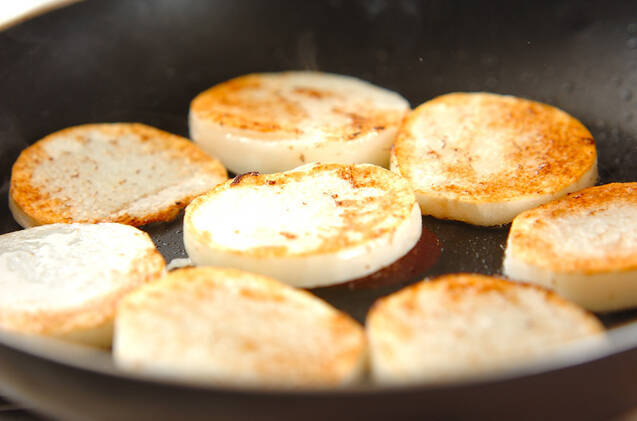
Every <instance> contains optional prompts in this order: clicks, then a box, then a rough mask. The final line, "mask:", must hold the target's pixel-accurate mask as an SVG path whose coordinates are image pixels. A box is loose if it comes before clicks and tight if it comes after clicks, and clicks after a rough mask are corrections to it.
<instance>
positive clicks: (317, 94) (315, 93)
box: [294, 86, 334, 99]
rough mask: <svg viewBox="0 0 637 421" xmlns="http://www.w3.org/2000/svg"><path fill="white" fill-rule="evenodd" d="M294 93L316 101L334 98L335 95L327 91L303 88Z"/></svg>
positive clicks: (296, 89)
mask: <svg viewBox="0 0 637 421" xmlns="http://www.w3.org/2000/svg"><path fill="white" fill-rule="evenodd" d="M294 92H295V93H297V94H299V95H304V96H308V97H310V98H316V99H322V98H327V97H332V96H334V93H332V92H330V91H325V90H322V91H321V90H318V89H315V88H306V87H301V86H299V87H297V88H294Z"/></svg>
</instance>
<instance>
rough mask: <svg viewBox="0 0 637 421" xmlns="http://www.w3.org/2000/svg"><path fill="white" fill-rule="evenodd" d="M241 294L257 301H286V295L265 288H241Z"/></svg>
mask: <svg viewBox="0 0 637 421" xmlns="http://www.w3.org/2000/svg"><path fill="white" fill-rule="evenodd" d="M239 294H240V295H241V296H242V297H243V298H247V299H249V300H255V301H275V302H283V301H285V297H284V296H283V295H281V294H280V293H278V292H274V291H270V290H265V291H261V290H258V289H254V288H241V289H240V290H239Z"/></svg>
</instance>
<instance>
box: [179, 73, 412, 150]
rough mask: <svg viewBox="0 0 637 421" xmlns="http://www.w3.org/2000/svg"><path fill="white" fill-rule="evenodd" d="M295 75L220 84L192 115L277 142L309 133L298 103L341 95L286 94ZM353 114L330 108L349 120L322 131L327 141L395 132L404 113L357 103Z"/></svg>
mask: <svg viewBox="0 0 637 421" xmlns="http://www.w3.org/2000/svg"><path fill="white" fill-rule="evenodd" d="M296 73H297V72H282V73H277V74H249V75H245V76H240V77H237V78H234V79H231V80H229V81H226V82H223V83H220V84H218V85H216V86H213V87H212V88H210V89H208V90H206V91H204V92H202V93H200V94H199V95H198V96H197V97H196V98H195V99H194V100H193V101H192V103H191V106H190V109H191V112H193V113H195V114H196V115H197V116H199V117H200V118H203V119H206V120H208V121H210V122H213V123H215V124H218V125H220V126H224V127H227V128H234V129H239V130H245V131H251V132H257V133H261V134H267V133H275V134H277V136H278V137H279V138H283V139H287V138H296V137H302V136H303V135H305V134H307V130H308V129H306V128H304V124H303V122H304V121H305V122H307V121H310V120H311V119H312V116H311V115H310V113H309V112H308V111H307V109H306V108H305V107H304V106H303V105H302V104H301V101H305V100H311V101H322V100H327V101H334V104H338V101H339V100H340V99H343V97H344V95H343V93H341V92H338V91H336V90H330V89H326V88H319V87H316V86H302V85H300V84H299V85H298V86H296V87H294V88H293V89H291V91H290V92H286V93H284V92H283V91H282V89H281V85H282V84H285V83H288V82H287V79H288V78H291V77H294V75H295V74H296ZM359 102H360V103H359V104H357V106H356V107H355V108H356V109H355V110H354V109H349V107H348V108H347V109H343V108H342V107H340V106H338V105H334V106H333V107H331V108H330V109H329V111H328V112H329V113H331V114H333V115H335V116H340V117H345V118H347V123H344V124H340V125H339V124H333V125H331V126H330V127H327V126H324V127H323V129H322V134H323V135H324V137H325V139H332V140H352V139H356V138H359V137H362V136H365V135H367V134H370V133H374V132H377V131H381V130H385V129H386V128H390V127H398V126H399V125H400V122H401V121H402V118H403V116H404V112H403V111H396V110H391V109H385V110H383V109H379V108H378V106H377V105H376V104H374V103H370V102H367V101H362V100H361V101H359Z"/></svg>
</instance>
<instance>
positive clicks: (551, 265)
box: [507, 182, 637, 274]
mask: <svg viewBox="0 0 637 421" xmlns="http://www.w3.org/2000/svg"><path fill="white" fill-rule="evenodd" d="M615 206H627V207H632V208H633V209H635V210H636V212H637V183H635V182H633V183H612V184H606V185H603V186H596V187H590V188H588V189H584V190H582V191H579V192H576V193H571V194H569V195H568V196H566V197H564V198H562V199H558V200H556V201H553V202H550V203H547V204H545V205H542V206H540V207H538V208H535V209H531V210H529V211H526V212H523V213H521V214H520V215H518V216H517V217H516V218H515V219H514V220H513V224H512V225H511V230H510V233H509V239H508V244H507V247H508V248H510V250H508V251H507V253H512V255H514V256H515V258H516V259H520V260H522V261H524V262H525V263H527V264H532V265H536V266H539V267H542V268H545V269H548V270H551V271H555V272H569V273H586V274H593V273H602V272H609V271H631V270H637V250H635V249H630V248H626V247H619V246H615V247H611V248H610V249H601V248H600V244H598V243H596V242H595V241H590V242H588V243H583V244H581V245H580V247H579V249H580V250H581V251H582V253H581V254H580V253H577V252H575V253H573V252H569V251H566V250H564V248H563V244H561V243H559V242H556V241H555V238H552V237H551V230H552V229H553V226H554V225H555V224H556V223H557V222H556V220H557V219H558V218H568V217H571V218H572V217H583V218H586V217H590V218H595V215H596V214H599V213H600V212H605V211H609V210H610V212H612V209H613V207H615ZM609 217H611V218H612V217H613V215H612V213H611V214H610V216H609ZM604 234H605V232H602V233H601V234H600V235H602V236H603V235H604ZM618 244H619V243H618ZM591 249H593V250H597V251H598V252H597V253H595V255H590V254H589V253H585V252H584V251H588V250H591Z"/></svg>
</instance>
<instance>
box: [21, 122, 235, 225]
mask: <svg viewBox="0 0 637 421" xmlns="http://www.w3.org/2000/svg"><path fill="white" fill-rule="evenodd" d="M88 130H98V131H99V132H100V133H103V134H105V135H108V136H111V137H113V140H112V141H111V144H112V145H113V147H115V148H117V147H125V146H120V145H119V144H118V140H117V139H118V138H119V137H121V136H126V135H135V136H137V137H138V139H140V140H141V142H152V143H153V148H156V149H159V150H163V151H166V152H167V153H168V155H169V156H171V157H174V158H178V159H181V160H185V161H187V162H188V163H189V165H196V166H199V167H201V169H202V170H203V171H205V172H206V173H208V174H211V175H215V176H218V177H219V178H223V179H225V178H227V172H226V169H225V168H224V167H223V165H221V163H220V162H219V161H217V160H216V159H214V158H211V157H210V156H208V155H207V154H205V153H204V152H203V151H201V150H200V149H199V148H198V147H197V146H196V145H194V144H193V143H192V142H190V141H189V140H188V139H185V138H183V137H180V136H177V135H173V134H171V133H168V132H164V131H162V130H159V129H156V128H153V127H150V126H146V125H144V124H140V123H104V124H85V125H80V126H74V127H69V128H66V129H63V130H60V131H58V132H55V133H52V134H50V135H48V136H46V137H44V138H43V139H41V140H39V141H38V142H36V143H34V144H33V145H31V146H29V147H28V148H26V149H25V150H23V151H22V153H21V154H20V156H19V157H18V159H17V160H16V162H15V163H14V165H13V169H12V172H11V185H10V196H11V199H12V201H13V205H14V207H15V208H16V210H17V211H18V212H21V213H23V214H24V216H25V218H24V219H27V220H29V221H30V222H32V223H34V225H44V224H52V223H58V222H59V223H71V222H88V223H97V222H118V223H122V224H127V225H133V226H141V225H145V224H149V223H151V222H161V221H169V220H171V219H173V218H174V217H175V216H176V215H177V214H178V213H179V211H180V210H181V209H183V208H184V207H185V206H186V205H188V203H190V201H192V199H194V198H195V197H196V196H198V194H184V195H183V196H182V197H180V199H179V200H178V201H176V202H174V203H173V204H171V205H170V206H167V207H164V208H157V209H154V210H149V211H148V213H147V214H145V215H143V216H142V217H140V216H134V215H130V214H127V213H121V212H119V213H118V212H113V213H112V214H111V215H110V216H108V217H100V218H77V217H74V216H73V208H74V207H75V206H78V204H75V203H73V198H66V199H65V198H62V197H56V196H55V193H56V192H51V191H48V190H47V186H46V185H39V184H35V183H34V182H33V174H34V171H35V170H36V168H37V167H38V166H40V165H54V162H53V161H54V158H53V157H52V156H50V155H49V154H47V152H46V151H45V146H46V145H47V144H48V143H52V142H56V141H57V140H58V139H59V138H60V137H65V138H71V139H73V140H74V141H76V142H79V143H85V142H87V139H86V137H85V132H86V131H88ZM104 194H109V192H104ZM123 205H124V204H123Z"/></svg>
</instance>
